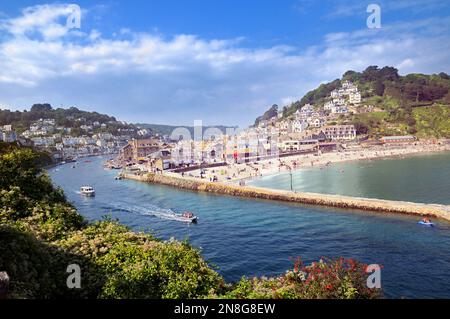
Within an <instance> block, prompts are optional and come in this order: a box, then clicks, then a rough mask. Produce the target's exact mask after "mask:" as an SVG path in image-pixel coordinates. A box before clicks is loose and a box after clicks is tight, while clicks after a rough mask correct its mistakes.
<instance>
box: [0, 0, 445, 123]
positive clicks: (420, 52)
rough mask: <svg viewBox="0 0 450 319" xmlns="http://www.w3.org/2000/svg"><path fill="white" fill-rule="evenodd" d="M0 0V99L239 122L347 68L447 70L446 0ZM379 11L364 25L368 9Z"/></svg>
mask: <svg viewBox="0 0 450 319" xmlns="http://www.w3.org/2000/svg"><path fill="white" fill-rule="evenodd" d="M75 3H76V4H78V5H79V6H80V7H81V8H82V19H81V23H82V25H81V29H72V30H67V29H65V27H64V25H65V19H66V17H67V15H68V11H67V7H68V3H64V2H36V1H25V0H22V1H20V0H19V1H17V0H16V1H4V0H2V1H1V2H0V107H1V108H10V109H23V108H28V107H29V106H30V105H31V104H33V103H38V102H49V103H52V105H54V106H56V107H58V106H64V107H69V106H78V107H80V108H82V109H87V110H96V111H99V112H103V113H108V114H111V115H114V116H116V117H118V118H119V119H122V120H126V121H129V122H147V123H166V124H174V125H187V124H192V123H193V121H194V120H195V119H201V120H203V122H204V123H206V124H212V125H213V124H228V125H235V124H237V125H241V126H246V125H249V124H251V123H252V122H253V120H254V118H255V117H256V116H258V115H260V114H261V113H263V112H264V111H265V110H266V109H267V108H268V107H269V106H270V105H272V104H274V103H277V104H279V105H281V106H282V105H286V104H289V103H291V102H292V101H295V100H296V99H299V98H301V97H302V96H303V94H304V93H306V92H307V91H308V90H310V89H313V88H315V87H317V86H318V85H319V84H320V83H322V82H326V81H330V80H333V79H334V78H337V77H339V76H340V75H341V74H342V73H343V72H345V71H346V70H349V69H353V70H358V71H360V70H363V69H365V68H366V67H367V66H368V65H379V66H384V65H392V66H395V67H397V68H398V69H399V70H400V73H403V74H405V73H410V72H422V73H436V72H440V71H445V72H449V73H450V53H449V52H450V50H449V49H450V48H449V47H450V2H449V1H445V0H443V1H442V0H440V1H437V0H410V1H406V0H396V1H387V0H383V1H375V0H372V1H350V0H344V1H337V0H324V1H313V0H282V1H268V0H267V1H256V0H246V1H237V0H228V1H225V0H214V1H212V0H210V1H206V0H196V1H181V0H180V1H175V0H169V1H167V0H166V1H154V0H151V1H148V0H147V1H144V0H142V1H137V0H135V1H118V0H116V1H78V2H75ZM370 3H376V4H378V5H380V7H381V10H382V11H381V18H382V28H381V29H368V28H367V26H366V19H367V17H368V16H369V14H368V13H367V12H366V7H367V5H368V4H370Z"/></svg>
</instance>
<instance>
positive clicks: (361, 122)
mask: <svg viewBox="0 0 450 319" xmlns="http://www.w3.org/2000/svg"><path fill="white" fill-rule="evenodd" d="M346 80H347V81H351V82H353V83H354V84H356V85H357V86H358V88H359V90H360V92H361V96H362V98H363V103H362V104H363V105H372V106H373V107H374V110H375V112H372V113H361V114H352V113H351V114H349V115H348V116H347V117H344V118H341V119H340V120H339V122H342V123H352V124H355V125H356V126H357V128H358V131H359V133H367V134H369V135H370V136H379V135H395V134H414V135H417V136H420V137H450V117H449V116H448V114H449V112H450V76H449V75H448V74H447V73H444V72H441V73H439V74H432V75H425V74H408V75H405V76H401V75H399V74H398V70H397V69H395V68H393V67H389V66H385V67H383V68H379V67H378V66H369V67H368V68H366V69H365V70H364V71H362V72H356V71H347V72H345V73H344V75H343V76H342V78H341V79H336V80H334V81H332V82H329V83H327V84H321V85H320V86H319V87H318V88H317V89H315V90H312V91H310V92H308V93H307V94H305V96H304V97H303V98H302V99H301V100H299V101H296V102H294V103H292V104H291V105H287V106H285V107H284V108H283V118H287V117H289V116H291V115H292V114H294V113H295V112H296V111H297V110H298V109H301V108H302V107H303V106H304V105H306V104H308V103H309V104H312V105H314V106H315V107H317V108H319V107H322V106H323V105H324V103H325V102H326V101H327V99H329V97H330V94H331V92H332V91H333V90H335V89H337V88H339V87H341V85H342V82H343V81H346ZM269 111H270V110H269ZM266 114H267V112H266ZM260 118H261V117H260ZM260 118H258V119H260ZM258 119H257V121H256V124H257V123H258V122H259V120H258Z"/></svg>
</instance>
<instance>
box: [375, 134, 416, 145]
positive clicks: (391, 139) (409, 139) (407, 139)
mask: <svg viewBox="0 0 450 319" xmlns="http://www.w3.org/2000/svg"><path fill="white" fill-rule="evenodd" d="M380 141H381V142H382V143H384V144H404V143H406V144H408V143H414V142H416V141H417V138H416V137H415V136H412V135H404V136H383V137H382V138H381V139H380Z"/></svg>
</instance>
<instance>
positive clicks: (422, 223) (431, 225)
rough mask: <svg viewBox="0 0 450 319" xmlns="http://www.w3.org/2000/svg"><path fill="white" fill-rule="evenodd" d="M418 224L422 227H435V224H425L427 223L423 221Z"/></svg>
mask: <svg viewBox="0 0 450 319" xmlns="http://www.w3.org/2000/svg"><path fill="white" fill-rule="evenodd" d="M418 224H419V225H422V226H428V227H434V223H432V222H425V221H423V220H421V221H420V222H418Z"/></svg>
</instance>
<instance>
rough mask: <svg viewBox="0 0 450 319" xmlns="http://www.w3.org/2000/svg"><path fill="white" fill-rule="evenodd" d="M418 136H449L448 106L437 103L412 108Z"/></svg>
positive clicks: (449, 119) (449, 114)
mask: <svg viewBox="0 0 450 319" xmlns="http://www.w3.org/2000/svg"><path fill="white" fill-rule="evenodd" d="M413 116H414V119H415V122H416V124H417V125H416V127H417V131H418V136H434V137H437V138H450V107H449V106H447V105H443V104H437V105H434V106H431V107H421V108H416V109H414V110H413Z"/></svg>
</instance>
